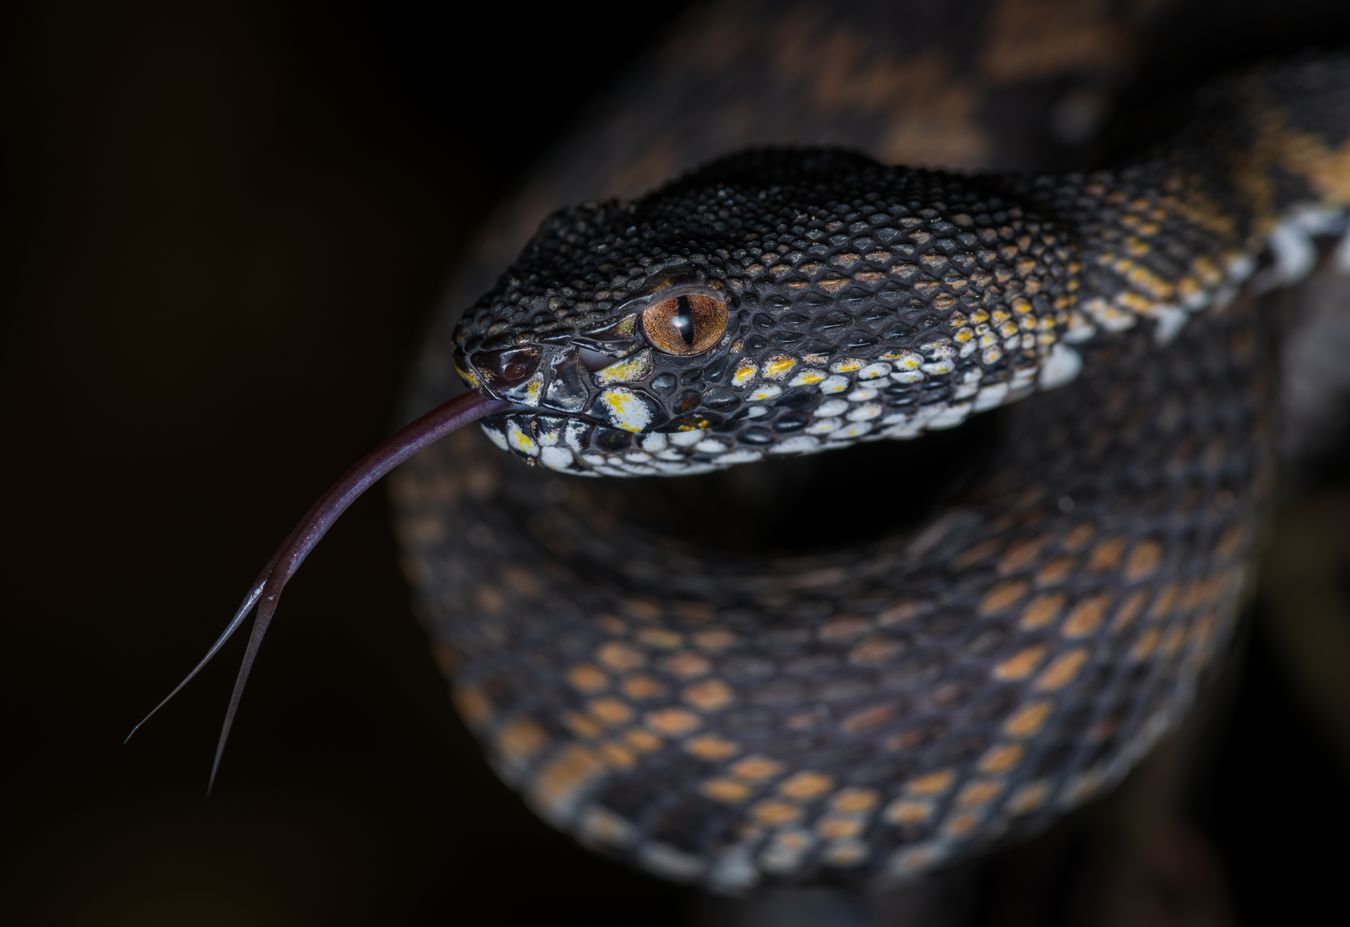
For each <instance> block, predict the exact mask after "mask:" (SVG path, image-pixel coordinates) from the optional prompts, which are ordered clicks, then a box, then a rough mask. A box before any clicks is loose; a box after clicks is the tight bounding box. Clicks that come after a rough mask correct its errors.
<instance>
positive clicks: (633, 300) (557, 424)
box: [454, 149, 1071, 475]
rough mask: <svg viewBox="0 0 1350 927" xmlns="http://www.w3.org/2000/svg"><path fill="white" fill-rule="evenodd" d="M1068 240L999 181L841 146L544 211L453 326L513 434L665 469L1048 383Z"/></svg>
mask: <svg viewBox="0 0 1350 927" xmlns="http://www.w3.org/2000/svg"><path fill="white" fill-rule="evenodd" d="M1070 263H1071V262H1070V258H1069V253H1068V249H1067V246H1065V245H1064V244H1063V242H1062V241H1061V240H1060V239H1059V238H1057V237H1056V235H1055V234H1054V229H1053V226H1052V224H1051V223H1048V222H1046V221H1044V220H1040V219H1036V218H1035V217H1032V216H1029V215H1028V211H1027V210H1026V209H1025V208H1023V206H1021V205H1020V204H1019V203H1017V202H1016V201H1013V200H1011V199H1010V198H1009V196H1008V195H1006V194H1005V193H1004V192H1003V191H1001V190H999V189H998V188H997V186H996V185H995V184H993V182H991V181H990V180H988V179H980V178H972V177H965V176H961V175H953V174H945V173H940V172H931V171H913V170H906V169H901V168H888V167H884V166H882V165H880V164H878V163H877V162H875V161H873V160H871V159H869V158H867V157H865V156H863V155H860V154H856V153H854V152H848V151H841V150H836V149H766V150H759V151H750V152H745V153H741V154H738V155H733V156H730V157H728V158H724V159H722V160H721V161H716V162H713V163H712V164H709V165H707V166H705V167H704V168H701V169H699V170H697V171H695V172H693V173H691V174H689V175H687V176H685V177H683V178H681V179H679V180H676V181H675V182H673V183H671V184H669V185H667V186H666V187H663V188H660V189H658V190H656V191H655V192H653V193H650V194H648V195H647V196H644V197H642V198H639V199H637V200H633V201H617V200H611V201H605V202H600V203H591V204H585V205H581V206H577V207H573V208H570V209H564V210H562V211H560V212H557V213H555V214H554V215H552V216H551V217H550V218H548V219H547V220H546V221H545V222H544V223H543V225H542V226H541V228H540V229H539V231H538V232H537V233H536V235H535V236H534V238H533V239H532V240H531V241H530V243H529V244H528V245H527V246H526V247H525V249H524V251H523V252H522V254H521V255H520V257H519V258H518V259H517V260H516V262H515V263H514V264H513V265H512V266H511V267H510V268H509V269H508V270H507V271H506V273H505V274H504V275H503V276H502V278H501V279H500V280H499V282H498V283H497V285H496V286H495V287H494V288H493V289H492V290H491V291H490V292H489V293H487V294H486V295H485V296H484V297H483V298H482V299H481V300H479V302H478V303H477V304H476V305H475V306H474V307H473V308H472V309H471V310H470V311H469V312H468V313H467V314H466V315H465V316H464V318H463V319H462V320H461V322H460V324H459V326H458V328H457V329H456V332H455V336H454V337H455V346H456V352H455V356H456V366H457V368H458V372H459V374H460V376H461V378H462V379H464V381H465V382H466V383H468V384H469V385H470V386H471V387H473V388H474V389H476V390H478V391H479V392H481V393H484V394H486V395H489V396H492V397H494V398H498V399H503V400H508V401H510V402H512V403H514V404H515V407H514V408H513V409H512V410H511V411H509V412H506V413H501V414H498V415H494V416H491V417H489V418H486V419H484V420H483V427H484V429H485V430H486V431H487V433H488V435H489V436H490V437H491V438H492V439H493V440H494V441H495V442H496V443H497V444H498V445H499V446H501V447H502V448H503V449H507V450H510V451H513V452H514V453H516V454H518V455H520V456H522V457H524V458H526V459H527V460H528V461H530V462H538V463H543V464H544V465H546V466H549V467H551V468H553V469H557V470H561V471H565V472H569V473H579V474H592V475H593V474H607V475H648V474H652V475H660V474H686V473H693V472H704V471H708V470H716V469H721V468H723V467H728V466H731V465H734V464H739V463H748V462H752V461H756V460H760V459H762V458H765V457H768V456H775V455H795V454H805V453H813V452H818V451H822V450H826V449H829V448H833V447H842V446H846V445H849V444H852V443H855V442H857V441H860V440H873V439H877V438H904V437H912V436H914V435H917V434H919V433H921V432H922V431H924V430H927V429H929V428H942V427H950V426H952V425H955V424H957V423H959V422H960V421H962V420H964V419H965V418H966V417H967V416H968V415H970V414H971V413H972V412H973V411H978V410H980V409H983V408H990V407H993V406H995V405H999V404H1002V403H1003V402H1005V401H1007V400H1008V399H1009V398H1010V397H1012V398H1015V396H1016V395H1019V394H1021V393H1025V392H1028V391H1030V389H1032V388H1034V386H1035V383H1036V380H1037V378H1038V375H1040V374H1041V373H1042V368H1043V367H1044V366H1045V364H1044V362H1045V360H1046V357H1047V354H1048V351H1049V348H1050V347H1051V346H1052V345H1053V344H1054V343H1055V341H1056V337H1057V334H1058V332H1059V330H1060V329H1061V328H1062V327H1063V321H1064V316H1065V313H1064V311H1063V310H1064V305H1065V304H1066V303H1067V299H1066V298H1065V297H1064V296H1063V293H1064V292H1065V289H1066V279H1067V277H1068V276H1069V273H1070V272H1069V269H1068V268H1069V265H1070Z"/></svg>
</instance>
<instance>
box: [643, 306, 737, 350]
mask: <svg viewBox="0 0 1350 927" xmlns="http://www.w3.org/2000/svg"><path fill="white" fill-rule="evenodd" d="M642 328H643V330H644V331H645V332H646V333H647V338H648V339H649V340H650V341H651V343H652V344H654V345H655V346H656V348H657V349H658V350H660V351H664V352H665V353H667V354H682V355H692V354H702V353H703V352H704V351H706V350H708V349H709V348H711V347H712V346H713V345H715V344H716V343H717V340H718V339H719V338H721V337H722V333H723V332H725V331H726V330H727V304H726V303H724V302H723V301H722V300H720V299H718V298H717V297H716V296H709V295H707V294H706V293H688V294H683V295H680V296H672V297H670V298H669V299H663V300H661V301H660V302H657V303H652V304H651V305H650V306H648V307H647V308H646V309H644V310H643V311H642Z"/></svg>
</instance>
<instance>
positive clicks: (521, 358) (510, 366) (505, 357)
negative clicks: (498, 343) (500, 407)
mask: <svg viewBox="0 0 1350 927" xmlns="http://www.w3.org/2000/svg"><path fill="white" fill-rule="evenodd" d="M469 363H471V364H473V366H474V368H475V369H476V370H477V371H478V372H479V373H481V374H484V375H485V376H486V377H487V378H488V380H489V381H490V382H491V384H492V385H493V386H515V385H516V384H517V383H523V382H525V381H526V380H528V379H529V378H530V377H532V376H533V375H534V372H535V371H536V370H538V369H539V349H538V348H506V349H504V350H501V351H476V352H474V353H473V354H470V355H469Z"/></svg>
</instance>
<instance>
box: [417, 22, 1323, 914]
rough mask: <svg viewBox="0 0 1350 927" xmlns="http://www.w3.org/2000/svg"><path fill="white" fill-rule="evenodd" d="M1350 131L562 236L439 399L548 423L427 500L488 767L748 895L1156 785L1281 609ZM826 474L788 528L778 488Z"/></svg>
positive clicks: (423, 567) (469, 462) (842, 183)
mask: <svg viewBox="0 0 1350 927" xmlns="http://www.w3.org/2000/svg"><path fill="white" fill-rule="evenodd" d="M761 12H762V11H761ZM751 15H753V11H751ZM715 52H716V49H714V50H713V51H712V52H709V53H708V55H707V57H709V58H716V54H715ZM714 79H715V76H708V77H705V80H714ZM882 83H884V82H882ZM699 89H700V90H702V91H704V94H705V95H704V96H701V97H699V99H709V98H711V99H716V95H715V94H712V93H710V92H707V88H706V87H701V88H699ZM1347 114H1350V59H1347V58H1345V57H1339V58H1338V57H1324V58H1320V59H1307V60H1301V61H1296V62H1294V63H1292V64H1286V65H1283V66H1271V67H1267V68H1265V69H1261V70H1257V71H1254V72H1250V73H1248V74H1246V75H1245V76H1242V77H1239V78H1233V79H1229V80H1226V81H1222V82H1220V83H1218V84H1216V85H1214V86H1212V87H1210V88H1209V89H1206V90H1202V91H1200V92H1199V93H1198V94H1196V95H1194V96H1193V97H1192V98H1191V101H1190V103H1189V104H1188V105H1187V107H1186V108H1184V109H1183V110H1182V111H1181V115H1180V116H1179V117H1178V118H1177V119H1176V120H1175V121H1174V122H1172V123H1171V124H1172V125H1174V126H1176V127H1178V128H1177V130H1176V131H1174V132H1172V133H1171V134H1170V136H1169V137H1167V138H1165V139H1164V140H1163V141H1162V142H1160V143H1159V144H1158V145H1157V146H1156V147H1152V148H1148V149H1146V150H1143V151H1141V152H1139V153H1137V154H1134V155H1132V156H1130V157H1128V158H1126V159H1124V160H1122V161H1121V162H1119V163H1118V165H1117V166H1114V167H1111V168H1107V169H1102V170H1095V171H1087V172H1075V171H1059V172H1052V173H1014V172H995V173H961V172H945V171H936V170H918V169H909V168H903V167H890V166H884V165H883V164H881V163H879V162H878V161H876V160H873V159H872V158H871V157H868V156H866V155H862V154H858V153H855V152H853V151H849V150H841V149H837V148H828V147H795V148H759V149H752V150H749V151H741V152H738V153H734V154H730V155H726V156H723V157H721V158H716V159H713V160H712V161H711V162H709V163H705V164H704V165H703V166H701V167H698V168H697V169H694V170H693V171H691V172H687V173H685V174H684V175H683V176H681V177H679V179H676V180H674V181H673V182H669V183H666V184H664V185H661V186H659V187H658V188H656V189H655V190H654V191H653V192H650V193H647V194H645V195H641V196H637V197H636V198H629V199H611V200H599V201H595V202H591V203H588V204H585V205H580V206H575V207H571V208H566V209H563V210H561V211H559V212H556V213H554V214H553V215H552V216H550V217H549V218H548V219H547V220H546V221H545V222H544V223H543V225H542V226H541V227H540V228H539V230H538V232H537V233H536V234H535V235H534V237H533V238H532V239H531V240H530V242H529V244H528V245H527V246H526V247H525V248H524V250H523V251H522V252H521V253H520V255H519V256H518V257H517V259H516V260H515V261H514V262H512V263H511V264H510V266H509V267H508V268H507V270H506V271H505V273H504V274H503V275H502V276H501V277H500V279H499V282H498V283H497V284H496V285H495V286H494V287H492V288H491V289H490V290H489V291H488V292H487V294H486V295H485V296H482V297H481V298H480V299H479V300H478V301H477V302H476V303H475V304H474V305H473V307H472V309H470V310H469V311H468V312H467V313H465V314H464V316H463V318H462V319H461V320H460V321H459V322H458V325H457V326H456V327H455V328H454V329H453V333H452V334H451V333H450V330H449V328H448V324H449V322H447V328H446V329H445V330H443V331H442V333H441V335H440V336H438V337H437V338H436V339H435V341H434V343H433V346H432V348H431V349H430V351H429V356H428V358H427V360H426V362H425V363H424V364H423V367H422V370H423V375H422V376H423V383H422V385H421V390H420V395H421V396H423V397H426V398H427V399H430V398H442V397H444V396H445V395H446V394H447V393H449V392H453V385H452V384H453V380H454V378H455V373H457V375H458V378H459V379H462V380H464V381H465V382H467V383H468V384H469V385H470V386H471V387H473V388H474V389H476V390H478V391H480V392H482V393H484V394H489V395H492V396H494V397H497V398H499V399H503V400H507V401H509V402H511V403H513V407H512V408H511V409H510V410H509V411H506V412H499V413H497V414H494V415H492V416H490V417H488V418H487V419H485V420H484V423H483V428H484V430H485V431H486V432H487V434H488V436H489V437H490V438H491V439H492V441H493V442H494V443H495V444H497V445H498V446H499V447H500V449H501V450H502V451H508V452H509V454H504V453H500V452H498V451H496V450H494V449H492V448H489V447H485V442H483V441H482V439H481V437H480V436H477V435H471V434H461V435H457V436H455V437H454V438H452V439H450V440H448V441H446V442H444V443H442V444H441V445H439V446H437V447H436V448H435V449H432V450H430V451H429V452H428V453H426V454H424V455H422V456H421V457H419V458H417V459H416V460H415V461H414V462H413V463H412V464H411V465H410V466H409V467H408V468H406V469H405V470H404V471H401V475H400V477H399V478H398V482H397V484H396V498H397V502H398V508H399V511H400V526H401V534H402V538H403V543H404V545H405V548H406V551H407V559H408V563H409V569H410V572H411V575H412V577H413V578H414V581H415V583H416V585H417V587H418V588H419V589H420V590H421V597H422V600H423V604H424V608H425V612H426V614H427V617H428V620H429V622H430V623H431V625H432V627H433V629H434V633H435V635H436V637H437V638H438V639H439V640H441V641H442V642H443V645H444V647H443V656H444V657H445V662H446V665H447V667H448V668H449V669H450V670H451V672H452V674H453V678H454V686H455V700H456V703H457V706H458V709H459V711H460V713H461V714H462V716H463V717H464V719H465V720H466V721H467V722H468V724H469V725H470V726H471V728H472V729H473V730H474V731H475V732H476V733H477V734H478V736H479V737H480V738H481V739H482V741H483V742H484V744H485V745H486V747H487V751H488V754H489V757H490V759H491V761H492V763H493V764H494V766H495V767H496V768H497V769H498V770H499V771H500V773H501V775H502V776H503V777H504V778H505V779H506V780H507V781H508V782H510V783H512V784H513V785H514V786H515V787H516V788H517V789H519V790H520V791H521V793H522V794H523V795H524V797H525V799H526V800H527V801H528V802H529V803H530V805H531V806H532V807H533V808H534V809H535V810H536V811H537V812H538V813H539V814H541V815H542V816H543V817H545V818H546V819H547V820H549V821H550V822H552V823H553V824H554V825H556V826H558V827H560V828H562V829H564V830H566V831H568V832H570V833H572V834H574V835H575V836H576V837H577V838H579V839H580V840H581V841H582V842H584V843H585V844H587V845H589V846H592V847H595V848H598V849H600V850H602V851H604V852H607V853H611V854H616V855H619V856H621V857H623V858H625V859H628V860H631V861H633V862H636V863H637V864H638V865H640V866H642V867H643V868H646V869H648V870H650V871H652V872H655V873H657V874H659V875H662V876H664V877H668V878H672V879H677V880H681V881H693V882H699V883H702V884H705V885H707V886H710V887H713V888H715V889H719V890H723V891H743V890H746V889H748V888H750V887H752V886H755V885H760V884H766V883H770V884H772V883H818V882H846V883H856V882H861V881H885V880H903V879H906V878H909V877H913V876H915V875H918V874H921V873H925V872H927V871H930V870H932V869H933V868H935V867H938V866H941V865H942V864H944V863H948V862H951V861H953V860H955V859H959V858H962V857H965V856H967V855H969V854H970V853H972V852H974V851H975V850H977V849H978V848H979V847H981V846H985V845H987V844H989V843H991V842H992V841H994V840H996V839H998V838H1000V837H1003V836H1005V835H1008V834H1015V833H1019V832H1025V831H1028V830H1031V829H1034V828H1036V827H1038V826H1043V825H1044V824H1045V823H1046V822H1047V821H1048V820H1050V819H1052V818H1053V817H1055V816H1057V815H1059V814H1062V813H1063V812H1064V811H1066V810H1067V809H1070V808H1073V807H1075V806H1077V805H1079V804H1081V803H1082V802H1084V801H1085V800H1087V799H1088V798H1090V797H1091V796H1093V795H1095V794H1097V793H1099V792H1100V791H1101V790H1103V789H1104V788H1105V787H1107V786H1108V785H1110V784H1112V783H1114V782H1116V781H1118V780H1119V779H1120V778H1121V776H1122V775H1123V774H1124V773H1125V772H1127V771H1128V770H1129V769H1130V767H1131V765H1132V764H1133V763H1134V762H1135V761H1136V760H1137V759H1138V758H1139V757H1140V756H1141V755H1142V754H1143V753H1144V752H1145V751H1146V750H1147V749H1148V748H1149V746H1150V745H1151V744H1152V743H1153V742H1154V741H1155V740H1156V739H1157V738H1158V736H1159V735H1160V734H1161V733H1163V732H1164V731H1166V730H1168V729H1169V728H1170V727H1171V726H1174V725H1175V724H1176V722H1177V720H1178V718H1179V717H1180V715H1181V713H1182V712H1184V710H1185V708H1186V706H1187V705H1188V703H1189V702H1190V701H1191V699H1192V696H1193V694H1194V692H1195V689H1196V686H1197V683H1198V680H1199V679H1200V678H1201V676H1202V673H1203V671H1204V670H1205V668H1206V667H1207V666H1209V665H1210V664H1211V663H1212V662H1213V660H1214V658H1215V655H1216V653H1218V652H1220V651H1221V649H1222V648H1223V646H1224V643H1225V641H1226V640H1227V639H1228V637H1229V636H1230V632H1231V630H1232V626H1233V623H1234V618H1235V615H1236V613H1237V610H1238V608H1239V606H1240V604H1241V603H1242V601H1243V595H1244V590H1245V589H1246V588H1247V586H1248V584H1249V579H1250V569H1251V562H1252V558H1253V554H1254V551H1255V549H1256V546H1257V544H1258V540H1259V535H1260V525H1261V520H1262V513H1263V510H1264V508H1265V506H1266V504H1267V501H1268V499H1269V496H1270V490H1271V488H1272V485H1273V481H1274V477H1273V465H1274V459H1273V453H1272V451H1271V446H1272V440H1271V437H1272V430H1273V427H1274V426H1273V422H1272V401H1273V386H1274V375H1273V370H1274V361H1275V358H1274V348H1273V346H1272V343H1273V340H1274V339H1273V337H1272V331H1271V329H1272V326H1271V324H1270V320H1268V319H1265V318H1263V317H1262V316H1260V314H1259V313H1258V312H1257V311H1256V309H1255V301H1254V300H1252V299H1250V298H1245V296H1246V294H1247V293H1249V292H1250V291H1251V290H1252V289H1253V288H1256V289H1265V288H1269V287H1271V286H1273V285H1276V284H1280V283H1285V282H1292V281H1294V280H1296V279H1299V278H1300V277H1302V276H1303V275H1305V274H1306V273H1307V272H1308V271H1309V270H1310V269H1311V267H1312V266H1313V264H1314V258H1315V256H1316V254H1317V248H1318V241H1320V240H1323V239H1325V240H1328V241H1332V240H1335V239H1337V238H1340V237H1342V236H1344V235H1345V232H1346V206H1347V204H1350V120H1347V118H1346V116H1347ZM704 118H705V120H711V119H712V117H711V116H705V117H704ZM1159 124H1160V125H1167V124H1168V123H1166V122H1165V121H1164V120H1161V119H1160V120H1159ZM630 128H631V127H630ZM677 128H679V127H677ZM690 131H691V133H696V132H697V131H698V130H697V129H691V130H690ZM720 131H729V130H720ZM737 131H739V130H737ZM714 134H715V133H714ZM770 134H771V135H772V130H770ZM719 141H720V138H714V139H712V140H711V141H709V142H708V147H715V146H716V144H717V143H718V142H719ZM700 154H701V152H700ZM653 160H656V161H660V160H661V159H660V158H659V157H655V156H654V157H653ZM1343 253H1344V249H1343ZM1342 260H1344V257H1342ZM452 371H455V373H452ZM994 409H1001V410H1002V411H1001V412H1000V413H999V417H998V419H997V424H996V425H995V426H988V427H987V428H986V431H985V432H983V433H981V434H980V436H979V437H978V443H981V444H983V443H985V442H987V441H992V440H997V442H998V447H999V452H998V455H997V456H996V458H995V462H994V463H992V464H989V465H987V466H985V467H983V468H977V469H976V471H975V472H974V473H973V475H968V476H966V477H963V478H962V479H959V480H956V481H955V482H956V483H957V484H958V485H955V486H952V487H950V493H949V494H950V495H951V496H952V498H951V499H950V503H949V505H947V506H946V507H944V508H943V509H941V510H940V511H939V512H937V513H936V514H932V513H929V512H928V511H927V506H928V504H929V502H930V501H931V499H930V497H935V496H941V495H942V494H943V493H944V492H946V490H944V489H943V488H942V485H941V484H942V480H941V479H938V478H937V476H936V475H935V474H933V473H929V474H927V476H926V477H925V478H924V479H923V480H921V481H916V480H915V479H914V478H913V477H912V475H911V476H906V470H905V467H907V466H908V467H911V468H912V467H913V466H914V464H915V460H914V458H915V457H916V456H918V457H922V456H923V455H925V454H929V453H932V454H935V455H938V456H939V459H940V460H942V461H944V463H942V467H944V468H946V467H949V466H951V467H954V468H955V469H960V467H961V466H962V465H963V463H962V461H961V460H960V459H959V458H957V459H956V460H955V462H953V458H952V457H951V453H950V452H949V451H947V450H944V449H943V448H941V447H939V448H937V449H933V448H932V447H931V441H932V440H935V439H930V438H925V437H923V436H924V435H926V434H928V433H930V432H934V431H941V430H946V429H950V428H953V427H954V426H957V425H960V424H961V423H963V422H965V421H966V419H968V418H971V417H975V420H976V423H978V421H979V420H980V419H981V417H982V413H986V412H987V411H988V410H994ZM983 417H984V418H988V416H987V415H985V416H983ZM877 439H881V440H882V442H883V444H884V450H883V451H879V452H878V456H874V457H863V456H859V452H858V451H857V450H856V449H855V450H849V451H848V454H851V455H854V456H852V457H847V456H845V454H844V451H843V450H841V449H844V448H850V447H851V446H852V445H856V444H860V443H863V442H869V441H874V440H877ZM892 439H915V440H892ZM936 440H941V436H939V438H938V439H936ZM822 451H828V452H829V453H828V454H826V455H825V457H830V458H834V457H843V460H842V461H838V460H832V461H831V462H830V463H829V464H822V466H827V467H828V470H827V476H826V477H825V478H819V477H818V478H817V480H816V482H815V483H810V482H809V481H808V483H807V485H808V486H809V487H810V491H809V492H798V493H797V494H794V493H793V486H796V485H797V483H795V482H794V481H795V480H797V479H798V477H797V475H796V474H797V471H796V470H793V469H792V464H790V463H784V462H782V461H779V460H777V459H778V458H786V457H791V456H796V455H809V454H815V453H816V452H822ZM961 453H964V452H961ZM942 455H947V456H942ZM512 456H514V457H517V458H521V459H523V460H524V462H525V463H527V464H540V465H541V466H538V467H533V468H530V467H524V466H519V465H518V461H513V460H512V459H511V457H512ZM821 459H822V460H823V459H824V458H821ZM776 461H777V462H776ZM727 468H730V469H727ZM549 469H552V470H558V471H563V472H564V473H566V474H569V475H565V476H552V475H550V474H548V473H546V472H545V471H547V470H549ZM724 469H727V472H726V473H725V474H723V475H722V476H720V477H719V476H716V475H714V476H704V477H699V478H695V477H694V476H693V474H699V473H706V472H709V471H719V470H724ZM572 474H583V475H588V476H595V475H604V476H628V477H637V478H638V479H636V480H631V481H630V480H622V481H620V480H601V481H593V482H592V481H583V480H578V479H575V478H574V476H572ZM784 474H786V476H785V475H784ZM669 476H679V477H680V479H678V480H669V479H664V477H669ZM784 483H786V484H787V488H786V489H784V488H783V486H784ZM766 487H768V488H766ZM652 498H656V499H658V500H661V501H660V502H659V503H658V504H651V503H650V500H651V499H652ZM663 506H664V507H663ZM708 524H711V525H712V527H711V528H708V527H699V526H700V525H705V526H706V525H708Z"/></svg>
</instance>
